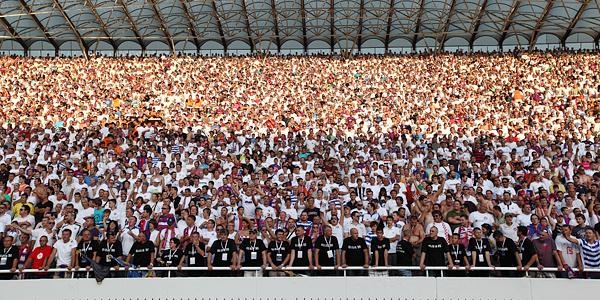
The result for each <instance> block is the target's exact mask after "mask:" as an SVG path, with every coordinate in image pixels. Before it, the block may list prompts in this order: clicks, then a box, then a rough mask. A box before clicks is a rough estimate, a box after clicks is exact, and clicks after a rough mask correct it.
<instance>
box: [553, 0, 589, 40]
mask: <svg viewBox="0 0 600 300" xmlns="http://www.w3.org/2000/svg"><path fill="white" fill-rule="evenodd" d="M588 4H590V0H584V1H583V2H582V3H581V6H580V7H579V10H578V11H577V13H576V14H575V17H573V19H571V23H569V27H567V30H566V31H565V34H564V35H563V36H562V37H561V38H560V43H561V44H562V45H563V46H564V45H565V42H566V41H567V38H568V37H569V35H571V32H573V28H575V26H576V25H577V22H579V19H581V15H583V12H584V11H585V10H586V8H587V7H588Z"/></svg>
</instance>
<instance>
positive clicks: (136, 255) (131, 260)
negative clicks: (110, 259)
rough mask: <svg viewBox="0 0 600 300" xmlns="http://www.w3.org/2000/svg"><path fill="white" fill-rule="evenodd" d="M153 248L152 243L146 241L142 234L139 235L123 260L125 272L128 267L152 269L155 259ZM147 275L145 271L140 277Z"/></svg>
mask: <svg viewBox="0 0 600 300" xmlns="http://www.w3.org/2000/svg"><path fill="white" fill-rule="evenodd" d="M154 248H155V246H154V243H152V242H151V241H148V240H147V239H146V235H145V234H144V233H139V234H138V238H137V240H136V241H135V242H134V243H133V246H131V249H130V250H129V253H128V254H127V258H126V260H125V270H128V269H129V267H130V266H132V267H134V268H139V267H147V268H148V269H152V267H153V266H154V264H153V262H154V258H155V249H154ZM147 274H148V272H147V271H143V272H141V277H145V276H146V275H147Z"/></svg>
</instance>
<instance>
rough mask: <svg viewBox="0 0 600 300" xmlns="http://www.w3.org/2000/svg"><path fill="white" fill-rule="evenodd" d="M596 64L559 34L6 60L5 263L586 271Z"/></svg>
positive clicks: (597, 119)
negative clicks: (483, 45)
mask: <svg viewBox="0 0 600 300" xmlns="http://www.w3.org/2000/svg"><path fill="white" fill-rule="evenodd" d="M599 71H600V55H598V54H597V53H565V52H552V53H527V54H519V53H511V54H493V55H492V54H471V55H450V54H441V55H413V56H364V57H356V58H353V59H341V58H338V57H236V58H223V57H220V58H197V57H147V58H133V57H128V58H103V57H95V58H92V59H90V60H84V59H78V58H69V59H64V58H20V57H2V58H0V100H1V101H2V103H3V105H2V106H1V107H0V110H1V111H2V114H1V115H0V121H1V122H2V125H1V129H0V140H1V141H2V142H3V147H2V148H0V192H2V197H1V198H0V236H1V237H2V238H3V240H2V245H1V246H0V270H10V273H6V272H5V273H2V274H0V278H2V279H12V278H27V277H28V278H49V277H53V276H54V277H59V276H66V275H67V274H68V273H67V272H65V273H63V274H49V273H47V272H43V271H44V270H48V269H49V268H52V267H58V268H67V269H69V270H71V269H82V268H85V269H87V270H90V271H95V272H96V273H99V272H104V271H103V270H108V271H107V273H106V274H104V275H102V277H104V276H115V277H118V276H125V274H126V273H125V272H121V271H122V269H123V268H124V269H126V270H127V271H129V272H128V273H129V274H130V275H131V274H134V275H135V276H144V275H148V274H151V275H153V276H165V273H161V272H156V273H155V272H150V273H146V271H144V272H137V273H134V272H133V271H131V270H133V269H134V268H132V267H140V266H141V267H148V268H154V267H156V266H171V267H178V268H180V269H181V268H182V267H186V266H197V267H208V269H209V270H208V271H183V270H181V271H177V272H173V274H172V276H210V275H213V276H231V275H234V276H242V275H245V276H254V275H263V274H262V272H254V271H247V272H243V271H240V268H241V267H249V266H253V267H271V268H268V269H269V271H268V272H267V271H265V272H264V273H265V275H268V276H287V275H288V274H291V273H292V272H290V271H288V270H286V267H289V266H304V267H307V268H308V270H306V271H293V273H296V274H298V273H299V274H304V275H323V276H330V275H336V274H339V273H338V271H337V270H321V269H322V267H335V268H337V269H341V268H344V267H347V266H359V267H364V270H360V271H357V270H352V271H348V272H349V273H350V275H370V276H388V275H391V276H411V275H418V274H419V273H420V272H418V271H412V272H411V271H399V270H391V271H387V270H385V269H382V268H378V267H386V266H420V268H421V269H426V268H427V267H428V266H444V267H447V268H448V269H449V270H448V271H445V272H447V275H448V276H465V275H469V276H508V277H514V276H524V274H525V271H528V273H527V274H529V275H534V276H547V277H553V276H561V277H571V278H572V277H598V275H596V274H600V273H591V272H585V270H591V269H600V238H599V234H600V223H599V218H600V198H599V197H600V192H599V191H598V185H599V184H600V165H599V164H598V155H599V154H600V153H599V151H600V138H599V137H598V133H599V132H600V105H599V100H600V79H599V78H598V74H599ZM482 266H483V267H494V266H496V267H514V268H515V269H514V271H494V270H492V271H487V270H486V271H483V270H477V269H473V270H471V268H472V267H482ZM213 267H229V268H230V269H231V271H222V270H219V271H215V270H212V268H213ZM457 267H461V268H460V269H458V268H457ZM30 268H33V269H39V270H41V271H42V272H37V273H31V274H29V273H28V274H27V275H26V274H22V273H21V272H19V271H20V270H24V269H30ZM543 268H558V270H559V272H534V271H539V270H542V269H543ZM81 274H83V273H77V274H76V276H80V275H81Z"/></svg>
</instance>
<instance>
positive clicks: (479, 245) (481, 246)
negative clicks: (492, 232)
mask: <svg viewBox="0 0 600 300" xmlns="http://www.w3.org/2000/svg"><path fill="white" fill-rule="evenodd" d="M475 244H477V250H479V251H480V252H483V240H481V244H479V242H478V241H477V240H475Z"/></svg>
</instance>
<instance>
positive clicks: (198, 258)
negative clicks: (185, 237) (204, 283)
mask: <svg viewBox="0 0 600 300" xmlns="http://www.w3.org/2000/svg"><path fill="white" fill-rule="evenodd" d="M205 251H206V245H204V243H203V242H202V241H201V240H200V233H198V232H197V231H195V232H193V233H192V235H191V242H190V243H189V244H187V246H186V247H185V250H184V252H183V254H184V256H183V259H182V260H181V261H180V262H179V266H180V267H183V264H184V263H187V266H188V267H206V258H205V256H206V253H205ZM204 274H205V272H204V271H201V270H200V271H188V272H187V275H188V276H190V277H198V276H203V275H204Z"/></svg>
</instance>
